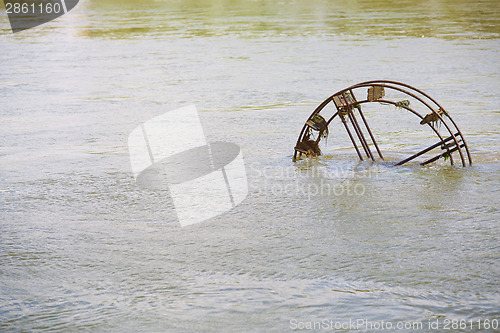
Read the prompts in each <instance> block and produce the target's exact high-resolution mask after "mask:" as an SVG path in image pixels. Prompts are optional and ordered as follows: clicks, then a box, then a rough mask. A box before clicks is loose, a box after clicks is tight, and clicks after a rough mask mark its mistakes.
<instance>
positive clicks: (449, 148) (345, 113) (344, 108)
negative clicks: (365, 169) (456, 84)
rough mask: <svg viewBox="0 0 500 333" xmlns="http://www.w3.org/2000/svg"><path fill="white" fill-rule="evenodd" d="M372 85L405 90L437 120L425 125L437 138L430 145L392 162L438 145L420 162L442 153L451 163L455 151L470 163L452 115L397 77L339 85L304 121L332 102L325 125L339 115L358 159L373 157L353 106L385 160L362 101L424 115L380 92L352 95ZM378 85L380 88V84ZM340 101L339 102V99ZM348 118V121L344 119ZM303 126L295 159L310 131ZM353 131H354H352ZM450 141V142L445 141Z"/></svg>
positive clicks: (461, 136) (468, 153) (317, 141)
mask: <svg viewBox="0 0 500 333" xmlns="http://www.w3.org/2000/svg"><path fill="white" fill-rule="evenodd" d="M372 87H373V89H374V87H382V88H383V90H384V91H385V90H395V91H398V92H401V93H404V94H406V95H408V96H410V97H412V98H414V99H415V100H417V101H419V102H420V103H421V104H423V105H424V106H425V107H427V108H428V109H429V110H430V113H429V114H428V115H432V114H434V115H433V118H434V119H435V120H436V122H434V123H433V122H427V125H428V126H429V127H430V128H431V129H432V130H433V132H434V133H435V134H436V135H437V136H438V138H439V140H440V141H439V142H437V143H435V144H433V145H431V146H430V147H427V148H425V149H423V150H421V151H420V152H418V153H416V154H413V155H411V156H409V157H408V158H406V159H404V160H402V161H400V162H398V163H396V164H395V165H403V164H405V163H407V162H409V161H411V160H413V159H415V158H416V157H419V156H421V155H423V154H425V153H427V152H429V151H431V150H433V149H434V148H437V147H439V146H441V149H442V150H444V152H443V153H441V154H439V155H437V156H435V157H432V158H430V159H427V160H425V161H423V162H421V163H420V164H421V165H426V164H429V163H432V162H434V161H436V160H438V159H440V158H442V157H449V158H450V163H451V164H452V165H453V164H454V160H453V156H452V153H453V152H456V151H458V153H459V156H460V160H461V162H462V166H464V167H465V166H466V165H467V162H468V164H469V165H471V164H472V158H471V155H470V152H469V148H468V147H467V143H466V142H465V139H464V137H463V135H462V132H461V131H460V129H459V128H458V126H457V124H456V123H455V122H454V121H453V119H452V118H451V117H450V115H449V114H448V112H446V110H445V109H444V108H443V107H442V106H441V105H440V104H439V103H438V102H436V101H435V100H434V99H433V98H432V97H430V96H429V95H427V94H426V93H424V92H422V91H420V90H418V89H417V88H414V87H412V86H410V85H408V84H405V83H401V82H396V81H387V80H376V81H366V82H361V83H358V84H355V85H352V86H350V87H348V88H345V89H342V90H340V91H338V92H336V93H335V94H333V95H331V96H330V97H328V98H327V99H326V100H324V101H323V102H322V103H321V104H320V105H319V106H318V107H317V108H316V109H315V110H314V112H313V113H312V114H311V115H310V116H309V118H308V119H307V121H309V120H311V119H312V118H313V117H314V116H315V115H318V114H320V112H321V111H322V110H323V109H324V108H325V107H326V106H327V105H328V104H330V103H332V104H333V105H334V106H335V108H336V112H335V113H334V114H333V115H332V116H331V117H330V118H327V119H328V120H327V125H330V123H331V122H332V120H334V119H335V118H336V117H339V118H340V120H341V122H342V123H343V125H344V127H345V129H346V131H347V134H348V135H349V138H350V140H351V142H352V144H353V146H354V148H355V150H356V152H357V154H358V156H359V158H360V159H361V160H363V159H364V158H363V156H364V155H366V158H368V159H371V160H375V156H374V155H373V153H372V151H371V150H370V145H369V143H368V141H367V140H366V137H365V135H364V133H363V129H362V127H361V126H360V122H358V121H357V119H356V115H355V109H356V110H357V111H358V113H359V116H360V117H361V120H362V122H361V123H362V124H363V125H364V127H365V129H366V132H367V133H368V136H369V137H370V139H371V142H372V144H373V146H374V147H375V149H376V151H377V154H378V157H379V158H380V159H382V160H384V157H383V156H382V152H381V151H380V148H379V146H378V145H377V142H376V141H375V136H374V135H373V133H372V131H371V129H370V127H369V126H368V122H367V121H366V118H365V116H364V114H363V112H362V110H361V105H363V104H365V103H384V104H392V105H395V106H397V107H399V108H402V109H406V110H408V111H410V112H411V113H413V114H414V115H416V116H417V117H418V118H420V119H421V120H423V119H424V117H425V115H421V114H419V113H418V112H417V111H415V110H414V109H413V108H411V107H410V105H405V104H401V103H398V102H394V101H391V100H388V99H384V98H383V97H381V96H379V97H378V98H377V97H376V98H374V99H368V97H367V98H366V99H363V100H359V101H358V100H357V99H356V96H355V95H354V91H355V90H359V89H364V88H368V89H370V88H372ZM379 89H380V88H379ZM339 101H341V102H339ZM347 120H349V121H347ZM307 121H306V124H305V125H304V127H302V131H301V132H300V134H299V137H298V139H297V145H296V148H295V153H294V155H293V160H294V161H295V160H297V158H300V157H302V155H303V154H304V153H303V152H301V151H299V150H298V149H297V146H298V145H299V143H300V142H301V141H302V140H303V139H304V137H305V135H306V131H310V126H309V125H308V124H307ZM435 123H442V124H443V125H444V126H445V128H446V130H447V131H448V133H449V136H448V137H446V138H443V136H442V135H441V134H440V133H439V131H438V130H437V129H436V126H435ZM349 124H350V126H351V127H352V129H353V131H351V129H350V126H349ZM353 132H354V134H353ZM355 136H357V139H358V141H359V142H360V144H361V147H362V150H363V152H364V155H363V153H362V151H361V150H360V149H359V147H358V145H357V143H356V140H355ZM320 139H321V138H320V137H319V136H318V138H317V140H316V144H318V143H319V141H320ZM448 142H449V143H448ZM463 148H465V153H464V151H463Z"/></svg>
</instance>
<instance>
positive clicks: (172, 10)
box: [83, 0, 500, 39]
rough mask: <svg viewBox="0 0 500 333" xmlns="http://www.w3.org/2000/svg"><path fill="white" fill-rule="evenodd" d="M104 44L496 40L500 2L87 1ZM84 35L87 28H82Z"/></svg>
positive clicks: (92, 32) (91, 30)
mask: <svg viewBox="0 0 500 333" xmlns="http://www.w3.org/2000/svg"><path fill="white" fill-rule="evenodd" d="M87 7H88V8H91V9H92V11H90V12H89V14H91V20H92V21H95V22H96V23H98V24H93V25H91V26H90V28H89V29H88V30H87V31H85V32H83V33H84V34H88V35H89V36H94V37H104V38H141V37H142V38H143V37H144V36H155V37H162V38H164V37H165V36H172V37H181V36H182V37H192V36H203V37H210V36H225V35H239V36H248V37H250V36H314V35H316V36H328V35H342V36H351V37H355V36H359V37H362V38H366V37H369V36H372V37H378V36H381V37H385V38H395V37H421V36H427V37H441V38H449V39H457V38H462V39H463V38H497V37H498V36H499V34H500V22H499V21H500V15H499V13H500V4H499V3H498V2H497V1H485V2H471V1H433V0H429V1H317V0H314V1H291V2H275V1H229V0H226V1H196V0H192V1H169V0H164V1H157V0H155V1H141V2H140V4H138V3H137V2H136V1H110V0H108V1H88V4H87ZM84 30H86V29H84Z"/></svg>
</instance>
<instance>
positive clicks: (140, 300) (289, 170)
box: [0, 0, 500, 332]
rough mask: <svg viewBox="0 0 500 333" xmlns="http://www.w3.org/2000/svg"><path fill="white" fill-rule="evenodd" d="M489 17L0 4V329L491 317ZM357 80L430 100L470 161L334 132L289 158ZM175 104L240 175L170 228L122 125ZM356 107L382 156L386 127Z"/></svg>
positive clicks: (399, 9)
mask: <svg viewBox="0 0 500 333" xmlns="http://www.w3.org/2000/svg"><path fill="white" fill-rule="evenodd" d="M499 20H500V4H499V3H498V2H497V1H480V2H468V1H422V2H418V3H417V2H414V1H398V2H391V1H356V2H350V1H330V2H326V1H291V2H276V3H274V2H266V1H252V2H240V1H236V2H235V1H215V2H214V1H142V2H140V4H139V3H138V2H136V1H111V0H107V1H90V0H89V1H84V2H81V3H80V4H79V5H78V6H77V7H76V8H75V9H74V10H73V11H71V12H70V13H69V14H68V15H65V16H64V17H61V18H60V19H58V20H56V21H53V22H51V23H49V24H46V25H44V26H40V27H38V28H35V29H31V30H26V31H24V32H21V33H17V34H12V33H11V32H10V28H9V26H8V20H7V18H6V15H5V14H4V12H2V14H1V15H0V50H1V52H0V64H1V68H2V70H1V71H0V127H1V132H0V133H1V135H0V217H1V223H0V235H1V236H0V237H1V238H0V268H1V269H0V290H1V292H0V297H1V299H0V328H1V329H2V330H7V331H13V330H14V331H16V330H18V331H25V330H27V331H30V330H45V329H47V330H48V329H51V330H60V331H76V330H87V331H144V332H150V331H176V332H178V331H181V332H182V331H184V332H190V331H195V330H196V331H214V332H215V331H234V332H241V331H249V332H250V331H254V332H262V331H277V332H281V331H287V330H293V328H294V327H293V323H297V322H301V323H307V322H315V321H316V322H317V321H322V320H325V319H326V320H335V321H337V322H347V321H349V320H358V319H366V320H370V321H372V322H380V321H382V320H384V321H390V322H393V323H397V322H398V321H413V322H422V323H424V327H423V328H424V329H422V330H419V331H426V329H425V328H427V326H426V325H427V324H428V322H429V320H435V319H438V320H440V324H441V328H442V325H443V324H444V321H445V320H454V319H456V320H462V319H463V320H467V321H468V320H473V321H474V323H476V322H477V320H494V319H500V311H499V305H500V295H499V292H498V290H499V285H500V278H499V276H500V270H499V267H500V265H499V260H500V258H499V253H500V247H499V245H498V244H500V242H499V220H500V218H499V217H500V214H499V211H498V198H499V194H500V193H499V188H500V186H499V185H500V182H499V179H500V162H499V158H500V149H499V145H498V142H499V126H498V124H499V123H500V108H499V104H500V103H499V101H500V99H499V97H498V87H499V86H500V84H499V83H500V78H499V75H500V72H499V66H498V59H499V51H500V29H499V26H500V25H499ZM371 79H391V80H397V81H402V82H406V83H408V84H411V85H413V86H415V87H417V88H419V89H422V90H423V91H425V92H427V93H429V94H430V95H431V96H432V97H434V98H435V99H436V100H437V101H438V102H439V103H440V104H442V105H443V106H444V107H445V108H446V109H447V110H448V111H449V112H450V114H451V115H452V116H453V119H454V120H455V121H456V122H457V123H458V125H459V127H460V129H461V130H462V132H463V133H464V136H465V138H466V139H467V142H468V144H469V147H470V148H471V152H472V157H473V162H474V164H473V165H472V167H467V168H462V167H460V166H458V165H456V166H450V165H449V163H444V162H442V161H441V162H439V163H437V164H434V165H431V166H428V167H420V166H418V165H415V164H409V165H407V166H404V167H399V168H393V167H389V166H387V165H384V164H376V163H375V164H373V163H368V162H359V161H358V159H357V157H356V155H355V152H354V151H353V150H352V148H349V147H350V145H349V142H348V141H346V137H345V134H344V133H343V132H342V128H341V127H333V128H332V133H331V134H330V138H329V140H328V144H327V146H322V149H323V151H324V152H325V155H324V156H322V157H320V158H318V159H315V160H312V161H301V162H298V163H293V162H292V161H291V157H292V154H293V146H294V144H295V141H296V138H297V136H298V133H299V131H300V129H301V127H302V125H303V123H304V121H305V120H306V119H307V116H308V115H309V114H310V113H311V112H312V110H314V108H315V107H316V106H317V105H318V104H319V103H320V102H322V101H323V100H324V99H325V98H326V97H328V96H330V95H331V94H332V93H334V92H336V91H338V90H340V89H342V88H344V87H347V86H349V85H351V84H354V83H357V82H360V81H365V80H371ZM190 103H194V104H196V106H197V107H198V109H199V110H200V117H201V120H202V124H203V126H204V128H205V133H206V135H207V137H208V139H209V140H210V141H227V142H232V143H236V144H238V145H239V146H240V147H241V149H242V152H243V155H244V158H245V163H246V165H247V173H248V179H249V186H250V188H249V195H248V197H247V199H246V200H245V201H244V202H243V203H242V204H241V205H240V206H238V207H237V208H236V209H234V210H232V211H230V212H228V213H226V214H223V215H221V216H219V217H217V218H214V219H211V220H209V221H206V222H204V223H201V224H197V225H194V226H191V227H188V228H181V227H180V225H179V223H178V221H177V217H176V215H175V210H174V207H173V204H172V201H171V199H170V197H169V193H168V192H167V193H165V191H153V190H145V189H142V188H140V187H138V186H137V185H136V184H135V181H134V178H133V176H132V172H131V170H130V163H129V156H128V150H127V136H128V134H129V133H130V132H131V131H132V130H133V129H134V128H135V127H137V126H138V125H139V124H140V123H142V122H144V121H147V120H149V119H151V118H153V117H155V116H158V115H161V114H163V113H164V112H167V111H169V110H172V109H175V108H178V107H181V106H184V105H186V104H190ZM390 111H391V112H392V111H393V110H392V109H390ZM377 112H378V111H377ZM380 112H385V111H380ZM382 114H383V113H380V115H382ZM367 116H368V117H370V121H371V123H372V124H373V127H374V128H377V129H379V131H377V133H378V134H377V135H378V136H377V138H378V140H380V142H381V143H382V144H383V145H384V149H385V151H387V154H388V156H390V155H391V154H395V155H394V156H398V155H397V154H398V152H400V151H402V150H404V147H402V146H401V140H399V139H398V138H399V137H401V135H400V136H398V133H399V132H398V131H401V128H400V127H398V126H397V124H396V123H391V122H386V121H384V120H383V119H382V118H381V117H380V116H379V114H377V113H376V112H375V111H374V112H373V113H371V114H367ZM426 142H428V143H433V141H426ZM325 182H328V183H329V184H333V185H335V186H338V187H337V189H338V192H336V193H333V194H332V193H311V192H310V191H308V189H311V188H314V186H315V185H318V184H319V185H321V184H323V183H325ZM356 186H357V187H356ZM348 188H351V189H352V191H351V192H349V191H348ZM355 189H358V191H357V192H356V191H355ZM361 189H362V190H361ZM341 190H344V191H343V192H341ZM464 331H467V332H470V331H487V330H479V329H478V328H477V326H474V327H473V329H466V330H464ZM490 331H491V329H490Z"/></svg>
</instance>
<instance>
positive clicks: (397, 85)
mask: <svg viewBox="0 0 500 333" xmlns="http://www.w3.org/2000/svg"><path fill="white" fill-rule="evenodd" d="M372 86H382V87H384V88H388V89H393V90H396V91H399V92H402V93H404V94H407V95H408V96H411V97H413V98H415V99H416V100H418V101H419V102H420V103H422V104H423V105H425V106H426V107H427V108H428V109H429V110H431V112H433V113H434V114H435V115H436V116H437V117H438V119H439V120H440V121H441V122H442V123H443V124H444V126H445V127H446V129H447V130H448V132H449V134H450V136H451V139H452V140H453V141H454V143H455V145H456V147H457V150H458V152H459V154H460V158H461V161H462V165H463V166H464V167H465V166H466V162H465V157H464V154H463V152H462V150H461V149H460V148H461V146H463V147H464V148H465V151H466V153H467V159H468V161H469V165H472V158H471V155H470V152H469V148H468V146H467V143H466V141H465V138H464V136H463V135H462V132H461V131H460V129H459V128H458V126H457V124H456V123H455V121H454V120H453V119H452V118H451V117H450V116H449V115H448V112H447V111H446V110H445V109H444V108H443V107H442V106H441V105H440V104H439V103H438V102H437V101H436V100H434V99H433V98H432V97H430V96H429V95H428V94H426V93H425V92H423V91H421V90H419V89H417V88H415V87H412V86H410V85H408V84H405V83H401V82H397V81H390V80H371V81H365V82H361V83H357V84H354V85H352V86H350V87H347V88H344V89H342V90H339V91H338V92H336V93H335V94H333V95H331V96H329V97H328V98H327V99H325V100H324V101H323V102H322V103H321V104H320V105H318V106H317V107H316V109H315V110H314V111H313V112H312V113H311V115H310V116H309V118H307V121H309V120H310V119H311V118H312V117H313V116H314V115H316V114H318V113H320V112H321V111H322V110H323V109H324V108H325V107H326V106H327V105H328V104H329V103H331V102H333V98H334V97H335V96H339V95H342V94H345V93H346V92H350V93H351V94H352V95H353V96H354V93H353V90H355V89H359V88H366V87H372ZM401 87H405V88H407V89H410V90H411V91H407V90H405V89H403V88H401ZM419 95H420V96H419ZM426 99H427V100H426ZM356 102H357V104H363V103H373V102H384V103H389V104H394V105H396V103H395V102H392V101H389V100H376V101H368V100H362V101H356ZM430 104H434V106H435V107H437V108H438V110H439V109H441V110H443V114H444V115H447V119H449V120H450V122H451V124H452V126H453V127H454V128H455V130H456V134H458V135H460V138H461V140H462V145H461V144H460V143H459V140H457V138H456V136H455V134H454V132H455V131H453V130H452V129H451V128H450V126H449V125H448V124H447V123H446V121H445V119H444V117H442V116H441V115H440V114H439V113H438V112H437V111H436V110H435V109H434V108H433V107H432V106H431V105H430ZM403 108H404V109H406V110H408V111H410V112H412V113H413V114H415V115H417V116H418V117H419V118H420V119H423V117H422V116H421V115H420V114H419V113H418V112H416V111H415V110H413V109H411V108H408V107H403ZM336 116H338V111H337V112H336V113H335V114H334V115H333V116H332V117H330V119H329V120H328V121H327V124H328V125H330V123H331V121H332V120H333V119H334V118H335V117H336ZM362 117H363V120H364V116H363V115H362ZM307 121H306V122H307ZM428 125H429V126H430V127H431V129H432V130H433V131H434V133H435V134H436V135H437V136H438V137H439V138H440V140H443V137H442V136H441V134H440V133H439V132H438V131H437V130H436V129H435V128H434V126H432V124H430V123H428ZM307 127H308V125H306V124H304V126H303V127H302V130H301V132H300V134H299V137H298V139H297V143H296V145H298V144H299V143H300V141H301V140H302V138H303V135H304V132H305V130H306V129H307ZM367 128H368V131H369V133H370V135H372V134H371V131H370V129H369V127H367ZM351 139H352V138H351ZM372 140H374V138H373V136H372ZM353 143H354V142H353ZM362 145H363V144H362ZM354 146H355V148H357V147H356V145H354ZM375 147H376V148H377V150H378V146H377V145H376V144H375ZM446 149H447V152H448V153H450V154H449V156H450V161H451V164H453V158H452V157H451V152H450V151H449V149H448V148H446ZM358 155H359V156H360V158H361V159H362V157H361V155H360V154H359V152H358ZM367 155H368V154H367ZM379 155H380V156H381V157H382V155H381V153H380V151H379ZM296 158H297V150H295V152H294V155H293V160H294V161H295V160H296ZM372 159H373V158H372Z"/></svg>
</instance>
